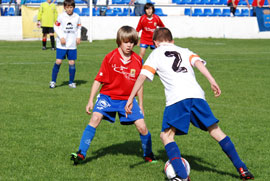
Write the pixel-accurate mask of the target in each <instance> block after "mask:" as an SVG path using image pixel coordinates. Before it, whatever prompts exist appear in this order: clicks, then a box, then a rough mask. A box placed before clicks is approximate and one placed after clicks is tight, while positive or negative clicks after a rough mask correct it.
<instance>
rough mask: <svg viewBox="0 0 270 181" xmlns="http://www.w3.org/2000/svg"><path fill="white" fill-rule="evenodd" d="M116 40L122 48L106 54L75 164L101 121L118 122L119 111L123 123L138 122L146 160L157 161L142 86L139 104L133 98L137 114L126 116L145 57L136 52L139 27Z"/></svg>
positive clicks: (127, 28)
mask: <svg viewBox="0 0 270 181" xmlns="http://www.w3.org/2000/svg"><path fill="white" fill-rule="evenodd" d="M116 42H117V45H118V48H116V49H114V50H113V51H112V52H110V53H109V54H107V55H106V56H105V58H104V60H103V62H102V65H101V67H100V70H99V72H98V74H97V76H96V78H95V81H94V83H93V85H92V89H91V93H90V98H89V101H88V104H87V106H86V112H87V113H88V114H91V110H92V109H93V108H94V109H93V111H92V112H93V114H92V117H91V119H90V122H89V124H88V125H87V127H86V128H85V130H84V132H83V135H82V138H81V142H80V146H79V151H78V152H77V153H72V155H71V160H73V161H74V164H75V165H76V164H78V163H80V161H82V160H84V159H85V157H86V153H87V150H88V149H89V146H90V143H91V142H92V140H93V138H94V136H95V132H96V128H97V127H98V125H99V124H100V123H101V120H102V119H105V120H107V121H109V122H111V123H114V122H115V116H116V113H118V116H119V119H120V123H121V124H124V125H125V124H133V123H134V124H135V126H136V128H137V130H138V132H139V133H140V138H141V142H142V149H143V156H144V159H145V161H147V162H152V161H154V162H155V161H156V160H155V157H154V154H153V153H152V141H151V134H150V132H149V131H148V129H147V127H146V124H145V122H144V116H143V90H142V88H141V89H140V90H139V91H138V99H139V105H138V103H137V101H136V99H133V100H132V102H133V104H134V108H133V113H132V114H130V115H129V116H128V117H127V118H126V117H125V105H126V102H127V99H128V97H129V95H130V92H131V90H132V87H133V85H134V83H135V81H136V79H137V77H138V76H139V74H140V71H141V67H142V58H141V57H140V56H139V55H137V54H136V53H134V52H133V51H132V49H133V47H134V45H136V44H137V43H138V35H137V32H136V30H135V29H134V28H132V27H130V26H123V27H121V28H120V29H119V30H118V32H117V39H116ZM101 84H102V87H101V89H100V94H99V95H98V97H97V101H96V103H95V105H94V98H95V95H96V93H97V92H98V90H99V87H100V85H101Z"/></svg>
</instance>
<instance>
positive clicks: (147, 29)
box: [144, 27, 156, 32]
mask: <svg viewBox="0 0 270 181" xmlns="http://www.w3.org/2000/svg"><path fill="white" fill-rule="evenodd" d="M155 29H156V28H153V29H151V28H148V27H145V28H144V30H145V31H151V32H154V31H155Z"/></svg>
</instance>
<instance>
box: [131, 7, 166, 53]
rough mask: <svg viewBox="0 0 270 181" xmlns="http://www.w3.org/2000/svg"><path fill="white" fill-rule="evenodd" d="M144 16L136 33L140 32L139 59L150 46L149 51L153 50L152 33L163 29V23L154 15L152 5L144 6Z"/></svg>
mask: <svg viewBox="0 0 270 181" xmlns="http://www.w3.org/2000/svg"><path fill="white" fill-rule="evenodd" d="M144 12H145V14H144V15H143V16H141V18H140V20H139V22H138V25H137V28H136V31H137V32H138V33H139V32H140V31H141V30H142V35H141V43H140V47H141V50H140V57H142V58H143V57H144V55H145V51H146V49H147V48H148V46H150V48H151V49H155V46H154V44H153V40H152V37H153V32H154V31H155V29H156V28H157V27H158V26H159V27H164V24H163V22H162V21H161V19H160V18H159V16H158V15H156V14H154V13H155V7H154V5H153V4H152V3H147V4H145V6H144Z"/></svg>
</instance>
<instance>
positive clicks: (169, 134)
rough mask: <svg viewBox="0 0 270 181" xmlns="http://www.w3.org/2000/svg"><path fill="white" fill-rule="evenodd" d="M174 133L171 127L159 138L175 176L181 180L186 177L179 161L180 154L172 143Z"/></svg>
mask: <svg viewBox="0 0 270 181" xmlns="http://www.w3.org/2000/svg"><path fill="white" fill-rule="evenodd" d="M175 131H176V130H175V128H173V127H171V128H169V129H166V130H165V131H164V132H161V134H160V138H161V140H162V142H163V144H164V146H165V150H166V152H167V155H168V157H169V159H170V162H171V164H172V166H173V168H174V171H175V173H176V175H177V176H179V177H180V178H182V179H186V178H187V177H188V175H187V172H186V168H185V166H184V164H183V162H182V159H181V152H180V150H179V148H178V146H177V144H176V142H175V141H174V135H175Z"/></svg>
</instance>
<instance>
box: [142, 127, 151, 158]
mask: <svg viewBox="0 0 270 181" xmlns="http://www.w3.org/2000/svg"><path fill="white" fill-rule="evenodd" d="M140 138H141V142H142V149H143V156H148V155H150V154H151V153H152V139H151V133H150V131H148V133H147V135H141V134H140Z"/></svg>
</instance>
